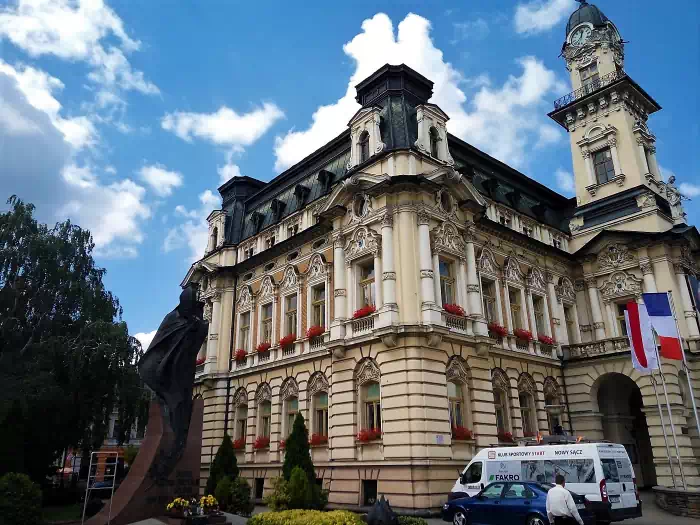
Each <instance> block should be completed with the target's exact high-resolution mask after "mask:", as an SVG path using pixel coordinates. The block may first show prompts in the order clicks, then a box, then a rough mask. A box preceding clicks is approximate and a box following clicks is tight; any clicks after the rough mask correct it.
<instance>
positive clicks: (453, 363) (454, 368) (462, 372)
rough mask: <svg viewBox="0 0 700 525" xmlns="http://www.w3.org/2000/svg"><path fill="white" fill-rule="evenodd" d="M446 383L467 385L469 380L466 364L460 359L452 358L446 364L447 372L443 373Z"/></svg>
mask: <svg viewBox="0 0 700 525" xmlns="http://www.w3.org/2000/svg"><path fill="white" fill-rule="evenodd" d="M445 374H446V376H447V380H448V381H452V382H454V383H462V384H467V381H468V380H469V372H468V367H467V363H466V362H464V359H462V358H461V357H453V358H452V359H450V361H449V362H448V363H447V370H446V371H445Z"/></svg>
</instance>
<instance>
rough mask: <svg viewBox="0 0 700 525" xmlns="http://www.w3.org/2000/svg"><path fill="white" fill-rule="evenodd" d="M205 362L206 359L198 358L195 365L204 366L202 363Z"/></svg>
mask: <svg viewBox="0 0 700 525" xmlns="http://www.w3.org/2000/svg"><path fill="white" fill-rule="evenodd" d="M206 360H207V358H206V357H200V358H199V359H197V361H196V363H195V365H196V366H199V365H203V364H204V361H206Z"/></svg>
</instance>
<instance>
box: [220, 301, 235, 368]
mask: <svg viewBox="0 0 700 525" xmlns="http://www.w3.org/2000/svg"><path fill="white" fill-rule="evenodd" d="M221 295H222V297H221V310H220V318H219V323H220V328H219V345H218V357H217V359H218V362H219V366H218V371H219V372H227V371H228V370H229V369H230V368H231V337H233V334H232V333H231V324H232V323H233V296H234V292H233V289H232V288H228V289H225V290H224V291H223V293H222V294H221Z"/></svg>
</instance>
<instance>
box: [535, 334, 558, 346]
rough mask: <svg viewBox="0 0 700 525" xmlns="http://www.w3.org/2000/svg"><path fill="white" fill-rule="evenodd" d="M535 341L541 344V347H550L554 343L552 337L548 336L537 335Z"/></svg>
mask: <svg viewBox="0 0 700 525" xmlns="http://www.w3.org/2000/svg"><path fill="white" fill-rule="evenodd" d="M537 340H538V341H539V342H540V343H542V344H543V345H549V346H552V345H553V344H555V343H556V341H555V340H554V338H553V337H549V336H548V335H544V334H538V335H537Z"/></svg>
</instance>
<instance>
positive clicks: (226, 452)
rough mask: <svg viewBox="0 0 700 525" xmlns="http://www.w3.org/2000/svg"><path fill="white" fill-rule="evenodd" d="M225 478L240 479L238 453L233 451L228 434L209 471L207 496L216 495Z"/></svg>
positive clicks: (225, 435)
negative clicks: (217, 487)
mask: <svg viewBox="0 0 700 525" xmlns="http://www.w3.org/2000/svg"><path fill="white" fill-rule="evenodd" d="M224 476H228V477H229V478H231V479H232V480H233V479H235V478H236V477H238V462H237V461H236V451H235V450H233V442H232V441H231V436H229V435H228V434H224V440H223V441H222V442H221V446H220V447H219V450H217V451H216V456H215V457H214V461H213V462H212V464H211V468H210V469H209V479H207V488H206V491H205V494H214V491H215V490H216V485H217V484H218V483H219V481H220V480H221V478H223V477H224Z"/></svg>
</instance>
